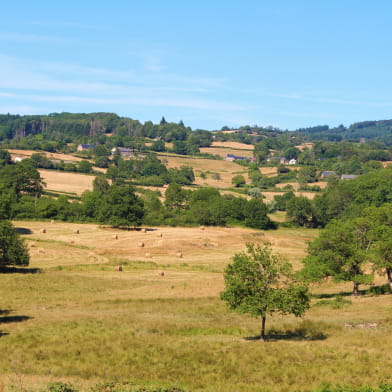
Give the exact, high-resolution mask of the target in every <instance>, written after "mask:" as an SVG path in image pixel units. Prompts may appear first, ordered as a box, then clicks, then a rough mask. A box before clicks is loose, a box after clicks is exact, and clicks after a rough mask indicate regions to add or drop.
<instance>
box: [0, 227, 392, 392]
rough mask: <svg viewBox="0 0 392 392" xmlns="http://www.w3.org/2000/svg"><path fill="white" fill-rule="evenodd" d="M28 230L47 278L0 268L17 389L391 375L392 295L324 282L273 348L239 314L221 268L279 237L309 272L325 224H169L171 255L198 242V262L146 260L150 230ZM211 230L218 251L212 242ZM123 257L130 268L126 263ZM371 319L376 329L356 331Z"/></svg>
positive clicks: (283, 324)
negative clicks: (312, 248)
mask: <svg viewBox="0 0 392 392" xmlns="http://www.w3.org/2000/svg"><path fill="white" fill-rule="evenodd" d="M20 225H24V227H27V228H29V229H30V230H31V232H32V233H33V234H30V235H26V237H27V238H34V239H35V242H36V243H37V244H39V246H40V247H42V248H43V249H44V251H45V253H39V252H37V253H34V254H33V255H32V261H31V264H32V266H34V267H36V268H40V271H41V272H40V273H34V274H32V273H28V272H29V271H28V270H21V271H20V272H19V273H8V274H7V273H6V274H1V275H0V280H1V285H0V298H1V306H0V309H1V310H0V350H1V352H2V355H1V356H0V385H3V389H4V390H5V391H6V390H11V389H12V388H11V387H12V386H13V387H15V385H16V384H15V382H12V380H15V379H18V380H20V382H19V384H20V387H19V389H20V392H21V391H22V390H31V389H32V388H33V387H36V388H41V387H42V386H43V385H45V384H46V383H47V382H49V381H56V380H61V381H71V382H72V383H74V384H75V385H80V386H83V388H84V389H85V390H87V389H88V388H89V387H91V386H93V385H95V383H97V382H107V381H117V382H124V381H133V382H135V383H139V384H146V385H147V384H150V383H160V384H161V385H177V386H179V387H182V388H183V389H184V390H186V391H210V392H212V391H245V392H247V391H249V392H253V391H311V390H314V389H316V388H318V387H319V386H320V385H321V383H322V382H328V383H332V384H347V385H364V384H369V385H378V384H379V383H380V382H382V381H388V379H389V380H390V378H391V363H392V352H391V350H390V347H391V344H392V315H391V305H392V296H391V295H381V296H370V295H366V296H362V297H360V298H352V297H351V296H349V295H347V294H349V293H350V291H351V285H349V284H336V283H333V282H330V281H328V282H326V283H324V284H321V285H314V286H313V287H312V292H313V293H314V298H313V299H312V307H311V309H310V311H309V312H308V313H307V314H306V316H305V318H304V319H296V318H295V317H293V316H285V317H282V316H274V317H270V318H268V319H267V334H268V340H269V341H268V342H267V343H264V344H263V343H260V342H259V341H257V340H255V339H254V338H255V337H257V335H258V333H259V328H260V321H259V320H256V319H253V318H251V317H250V316H247V315H239V314H237V313H234V312H231V311H229V310H228V309H227V307H226V306H225V304H224V303H223V302H222V301H221V300H220V299H219V292H220V291H221V290H222V289H223V279H222V271H223V268H224V266H225V265H226V264H227V262H229V261H230V256H232V254H233V253H234V251H235V250H237V251H239V250H243V249H244V241H249V240H254V241H256V242H263V241H266V240H268V241H269V242H271V243H272V245H273V247H274V249H275V250H277V251H279V252H280V253H282V254H284V255H286V256H287V257H288V258H289V260H291V261H292V262H293V263H294V265H296V266H299V260H300V259H301V257H303V255H304V254H305V249H306V244H305V242H306V240H308V239H309V238H312V237H314V236H315V235H316V234H317V232H316V231H312V230H310V231H306V230H295V229H283V230H277V231H273V232H268V233H264V235H262V232H259V231H250V230H248V229H238V228H235V229H232V230H233V231H232V232H231V231H230V229H227V230H224V229H218V228H216V229H213V228H207V229H206V231H207V232H208V233H204V232H203V233H201V232H200V230H199V229H197V228H189V229H182V230H180V229H178V228H173V229H172V228H165V229H164V230H165V231H164V236H163V239H164V241H166V248H167V249H166V252H167V253H168V254H169V255H170V254H171V252H172V250H175V249H177V248H178V243H181V245H182V246H184V248H185V243H183V242H181V241H182V240H183V239H184V238H186V239H187V240H188V242H190V243H189V244H188V247H186V248H185V249H186V252H184V255H186V257H185V258H184V259H179V260H176V259H173V258H171V257H168V255H167V254H166V253H164V252H163V251H162V250H160V251H159V252H160V253H159V252H158V253H156V254H154V257H153V258H152V259H151V260H147V259H145V258H144V257H142V256H138V253H137V252H138V250H137V244H135V242H136V238H145V242H146V246H147V247H148V246H149V247H150V249H149V250H151V249H152V251H153V250H154V245H156V244H155V242H156V238H155V237H149V235H146V234H142V233H139V232H130V233H128V232H126V233H124V232H121V231H118V233H119V240H117V241H112V240H110V239H108V240H107V243H103V242H104V241H103V240H102V239H103V238H108V234H107V231H106V230H105V229H103V228H99V227H98V226H94V225H86V226H83V225H72V224H65V223H64V224H60V223H59V224H57V223H56V225H54V227H53V228H52V226H51V227H49V230H48V233H46V234H45V235H43V234H42V235H40V234H37V228H39V227H40V226H39V223H37V222H20ZM73 227H78V228H81V234H80V235H79V236H78V238H77V244H75V245H77V246H78V247H77V248H74V247H72V246H69V243H68V239H67V238H68V236H72V230H71V229H72V228H73ZM231 233H233V237H230V236H231V235H232V234H231ZM124 236H125V237H126V238H124V240H123V242H122V241H121V238H122V237H124ZM127 236H129V237H127ZM142 236H144V237H142ZM225 236H226V237H227V239H226V240H223V238H224V237H225ZM205 237H208V239H209V241H210V242H211V243H212V244H213V245H214V246H213V247H203V246H202V244H203V243H204V241H205ZM198 238H199V239H198ZM37 240H40V241H37ZM149 241H150V242H149ZM139 251H140V250H139ZM91 252H94V254H96V255H97V257H96V258H93V257H89V256H88V255H89V254H90V253H91ZM49 254H50V257H51V259H50V260H48V255H49ZM119 254H121V256H119ZM124 254H125V255H126V257H124ZM56 255H57V258H56ZM99 257H101V258H99ZM72 258H75V260H72ZM84 260H85V261H87V262H84ZM201 261H202V262H201ZM120 264H121V265H123V267H124V271H123V272H116V271H114V268H113V267H114V265H120ZM162 268H163V269H164V271H165V276H163V277H162V276H159V275H158V274H157V269H162ZM380 282H382V279H381V280H380ZM339 295H340V296H339ZM339 298H343V301H342V299H339ZM323 301H324V302H323ZM336 303H337V304H338V305H337V306H336ZM367 323H377V327H376V328H367V327H365V328H360V327H358V325H361V324H367ZM345 324H350V325H352V327H351V328H347V327H345ZM22 384H23V385H22ZM14 389H15V388H14ZM18 392H19V391H18Z"/></svg>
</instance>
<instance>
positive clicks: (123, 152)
mask: <svg viewBox="0 0 392 392" xmlns="http://www.w3.org/2000/svg"><path fill="white" fill-rule="evenodd" d="M116 151H118V152H119V154H120V156H121V157H130V156H133V155H134V154H133V151H132V150H131V149H130V148H125V147H114V148H112V150H111V153H112V155H114V154H115V153H116Z"/></svg>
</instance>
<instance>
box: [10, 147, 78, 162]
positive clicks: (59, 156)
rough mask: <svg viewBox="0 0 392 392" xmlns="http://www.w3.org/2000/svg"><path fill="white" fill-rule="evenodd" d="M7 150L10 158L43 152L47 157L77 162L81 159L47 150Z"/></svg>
mask: <svg viewBox="0 0 392 392" xmlns="http://www.w3.org/2000/svg"><path fill="white" fill-rule="evenodd" d="M8 152H9V153H10V154H11V157H12V158H15V157H16V156H18V157H26V158H29V157H30V156H31V155H33V154H36V153H42V154H45V155H46V156H47V157H48V158H49V159H59V160H62V161H73V162H78V161H82V160H83V159H82V158H79V157H75V156H73V155H70V154H59V153H52V152H47V151H35V150H13V149H9V150H8Z"/></svg>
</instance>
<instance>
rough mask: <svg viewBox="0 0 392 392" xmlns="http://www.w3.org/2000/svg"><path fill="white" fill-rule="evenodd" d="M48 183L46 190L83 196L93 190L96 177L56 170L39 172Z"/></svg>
mask: <svg viewBox="0 0 392 392" xmlns="http://www.w3.org/2000/svg"><path fill="white" fill-rule="evenodd" d="M39 172H40V174H41V177H42V178H43V180H44V181H45V183H46V188H45V189H46V190H48V191H57V192H66V193H75V194H77V195H81V194H82V193H83V192H84V191H86V190H92V189H93V181H94V178H95V177H94V176H91V175H87V174H80V173H65V172H61V171H56V170H44V169H40V170H39Z"/></svg>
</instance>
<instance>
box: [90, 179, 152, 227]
mask: <svg viewBox="0 0 392 392" xmlns="http://www.w3.org/2000/svg"><path fill="white" fill-rule="evenodd" d="M143 216H144V208H143V202H142V200H140V199H139V198H138V197H137V196H136V194H135V190H134V188H133V187H132V186H130V185H120V186H117V185H111V186H110V188H109V189H108V191H107V192H106V193H105V194H104V195H103V197H102V203H101V206H100V209H99V212H98V219H99V221H100V222H102V223H106V224H109V225H112V226H114V227H120V226H126V227H129V226H139V225H140V224H141V223H142V219H143Z"/></svg>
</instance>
